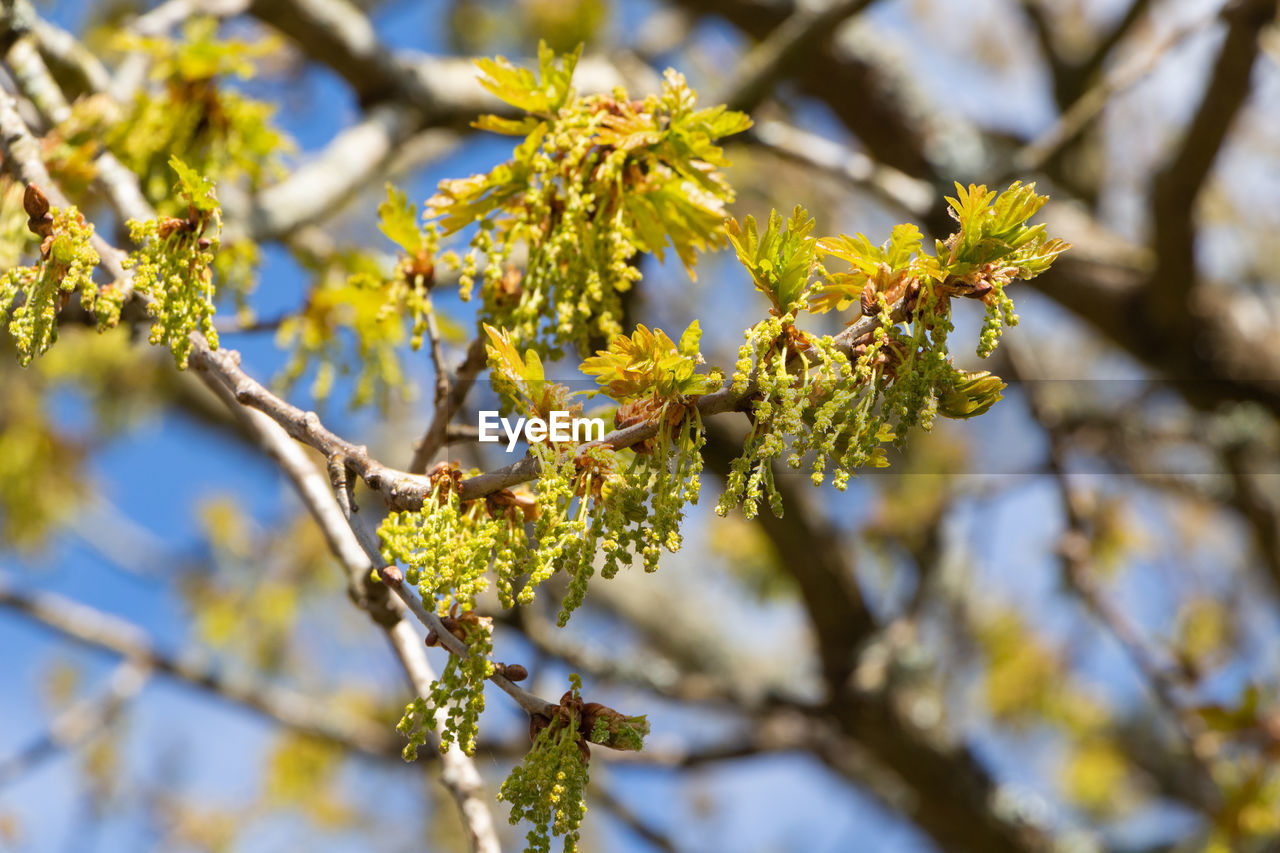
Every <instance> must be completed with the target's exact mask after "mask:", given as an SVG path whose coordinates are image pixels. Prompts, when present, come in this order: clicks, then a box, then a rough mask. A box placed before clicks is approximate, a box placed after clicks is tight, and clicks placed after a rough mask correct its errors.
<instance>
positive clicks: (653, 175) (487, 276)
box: [428, 45, 749, 354]
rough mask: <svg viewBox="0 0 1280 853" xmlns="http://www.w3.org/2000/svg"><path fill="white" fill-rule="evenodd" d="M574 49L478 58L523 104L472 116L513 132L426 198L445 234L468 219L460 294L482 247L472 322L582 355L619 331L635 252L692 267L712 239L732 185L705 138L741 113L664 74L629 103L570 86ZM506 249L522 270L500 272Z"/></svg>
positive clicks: (732, 125) (734, 124)
mask: <svg viewBox="0 0 1280 853" xmlns="http://www.w3.org/2000/svg"><path fill="white" fill-rule="evenodd" d="M577 58H578V53H576V52H575V53H573V54H569V55H567V56H565V57H564V58H563V59H562V61H561V62H560V63H559V64H557V63H556V62H555V57H554V55H553V54H552V52H551V50H550V49H549V48H547V47H546V46H545V45H542V46H541V47H540V49H539V74H537V75H535V74H533V73H532V72H530V71H526V70H524V69H519V68H515V67H514V66H512V65H511V64H510V63H508V62H506V60H503V59H501V58H499V59H497V60H481V61H480V62H479V63H478V64H479V67H480V69H481V72H482V76H481V82H482V83H483V84H484V85H485V86H486V88H488V89H489V90H490V91H491V92H493V93H494V94H495V95H497V96H498V97H499V98H501V99H503V100H504V101H506V102H507V103H510V104H512V105H513V106H516V107H517V108H519V109H521V110H523V111H525V112H526V113H527V115H526V116H525V117H524V118H521V119H505V118H497V117H492V116H489V117H485V118H482V119H481V120H480V121H478V122H477V123H476V125H477V126H478V127H480V128H483V129H486V130H491V131H495V132H498V133H505V134H512V135H521V136H524V140H523V141H522V142H521V143H520V144H519V145H518V146H516V148H515V151H514V153H513V158H512V159H511V160H509V161H508V162H506V163H503V164H501V165H499V166H497V167H495V168H494V169H492V170H491V171H490V172H488V173H487V174H484V175H473V176H472V177H469V178H464V179H460V180H452V181H443V182H441V184H440V187H439V190H438V192H437V194H436V195H435V196H434V197H433V198H432V199H431V200H430V201H429V202H428V205H429V207H430V210H431V213H432V215H433V216H435V217H436V218H437V219H438V221H439V223H440V226H441V228H442V230H443V232H444V233H445V234H450V233H453V232H455V231H458V230H460V229H462V228H466V227H470V226H473V225H474V226H475V227H476V231H475V235H474V236H473V237H472V239H471V246H470V251H469V252H468V254H467V256H466V259H465V261H464V266H463V288H464V294H466V293H469V289H470V286H471V283H472V281H473V279H474V276H475V275H476V274H477V272H478V270H479V261H480V257H481V256H483V258H484V283H483V286H482V295H483V297H484V305H485V307H484V311H483V317H482V322H487V323H489V324H491V325H495V326H501V327H503V328H506V329H509V330H511V331H512V333H513V335H514V336H515V337H516V339H517V340H519V341H521V342H522V343H524V344H526V345H534V346H537V347H538V348H539V349H540V350H542V351H543V352H558V351H560V350H561V349H562V348H563V347H565V346H566V345H572V346H574V347H576V348H577V349H578V350H579V351H580V352H582V353H584V354H585V353H587V352H589V351H590V349H591V341H592V339H593V337H599V336H603V337H605V339H608V338H611V337H613V336H615V335H617V334H619V333H620V332H621V331H622V330H621V326H620V317H621V313H620V312H621V303H620V299H619V294H620V293H621V292H622V291H625V290H627V289H628V288H630V287H631V285H632V283H633V282H635V281H636V280H637V278H638V277H639V272H638V270H637V269H636V268H635V267H634V266H633V262H634V259H635V257H636V256H637V255H638V254H640V253H651V254H654V255H656V256H657V257H658V258H659V259H662V258H663V256H664V253H665V250H666V249H667V248H668V247H670V248H671V249H673V250H674V251H675V253H676V255H677V256H678V257H679V258H680V260H681V261H682V262H683V263H684V265H685V267H686V268H687V269H688V270H689V272H690V274H692V273H693V268H694V265H695V263H696V252H697V251H699V250H705V249H708V248H711V247H714V246H716V245H718V244H719V243H720V242H721V241H722V239H723V223H724V218H725V209H724V206H725V204H726V203H727V202H729V201H731V200H732V198H733V195H732V191H731V190H730V188H729V186H728V184H727V183H726V182H725V180H724V178H723V177H722V176H721V174H720V173H719V171H718V169H719V167H721V166H723V165H724V164H725V160H724V156H723V152H722V151H721V149H720V148H719V147H718V146H717V145H716V140H718V139H719V138H721V137H723V136H726V135H729V134H732V133H737V132H740V131H742V130H745V129H746V127H748V126H749V120H748V119H747V118H746V117H745V116H743V115H742V114H740V113H734V112H730V111H726V110H724V109H723V108H722V107H716V108H711V109H702V110H699V109H696V108H695V96H694V93H693V91H692V90H691V89H690V88H689V87H688V85H687V84H686V83H685V81H684V78H682V77H681V76H680V75H679V74H677V73H675V72H673V71H668V72H667V74H666V75H665V76H664V78H663V86H662V92H661V93H660V94H658V95H651V96H650V97H648V98H646V99H644V100H643V101H633V100H630V99H629V98H628V96H627V94H626V93H625V92H624V91H622V90H616V91H615V92H614V93H613V94H611V95H591V96H586V97H579V96H577V95H576V93H575V92H574V90H573V88H572V86H571V80H572V74H573V69H574V66H575V64H576V62H577ZM517 246H523V247H524V248H525V253H526V263H525V270H524V273H523V275H522V276H519V275H514V274H513V271H512V270H510V269H509V264H510V263H511V261H512V259H513V258H514V257H515V255H514V250H515V249H516V247H517Z"/></svg>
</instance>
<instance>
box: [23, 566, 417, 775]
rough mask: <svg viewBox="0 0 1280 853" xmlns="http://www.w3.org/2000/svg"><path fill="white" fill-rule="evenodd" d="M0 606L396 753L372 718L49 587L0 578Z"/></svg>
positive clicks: (312, 729)
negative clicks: (346, 713) (339, 710)
mask: <svg viewBox="0 0 1280 853" xmlns="http://www.w3.org/2000/svg"><path fill="white" fill-rule="evenodd" d="M0 606H2V607H4V608H6V609H7V610H9V611H11V612H13V613H16V614H18V615H20V616H22V617H23V618H26V619H30V620H32V621H33V622H36V623H38V624H40V625H42V626H44V627H46V628H49V629H51V630H53V631H56V632H57V633H58V634H60V635H61V636H63V637H65V638H67V639H70V640H74V641H75V642H77V643H81V644H83V645H86V646H90V647H92V648H95V649H103V650H106V651H109V652H112V653H114V654H117V655H120V656H122V657H124V658H126V659H127V660H130V661H135V662H137V663H139V664H142V665H145V667H146V668H147V669H148V670H150V671H153V672H156V673H158V674H160V675H165V676H169V677H171V678H175V679H178V680H179V681H183V682H186V683H187V684H191V685H194V686H196V687H198V688H200V689H202V690H206V691H208V692H209V693H211V694H213V695H214V696H216V697H218V698H219V699H223V700H225V701H227V702H232V703H235V704H236V705H240V706H242V707H245V708H248V709H250V710H253V711H256V712H258V713H260V714H262V715H263V716H265V717H267V718H269V719H271V720H273V721H275V722H277V723H280V724H282V725H285V726H288V727H289V728H291V729H295V730H297V731H300V732H305V733H306V734H309V735H312V736H314V737H318V738H321V739H323V740H327V741H330V742H332V743H337V744H341V745H342V746H344V747H346V748H348V749H351V750H354V751H357V752H361V753H365V754H368V755H374V756H379V757H386V756H388V755H399V748H398V746H397V740H398V739H397V738H395V737H394V736H393V735H391V734H390V733H389V732H388V731H386V729H385V727H383V726H382V725H380V724H378V723H375V722H373V721H367V720H359V719H349V718H345V717H343V716H341V715H338V714H334V713H332V712H330V711H329V710H328V709H327V705H326V703H325V702H323V701H320V700H319V699H318V698H317V697H314V696H307V695H305V694H302V693H297V692H295V691H292V690H289V689H287V688H284V687H278V686H276V685H273V684H271V683H270V682H266V681H262V680H260V679H256V678H249V677H240V676H233V675H231V674H229V673H226V672H223V671H221V670H219V669H218V668H216V667H215V666H213V665H212V662H211V661H210V660H208V659H206V658H204V657H202V656H199V655H195V654H185V655H171V654H168V653H166V652H163V651H161V650H160V649H159V648H157V647H156V646H155V645H154V643H153V642H152V640H151V638H150V637H149V636H148V634H147V632H146V631H144V630H143V629H142V628H140V627H139V626H137V625H135V624H133V623H131V622H127V621H125V620H123V619H120V618H119V617H116V616H112V615H110V614H107V613H104V612H102V611H100V610H97V609H96V608H93V607H90V606H89V605H87V604H82V603H81V602H78V601H74V600H72V599H69V598H66V597H65V596H61V595H58V594H56V593H52V592H21V591H19V590H17V589H16V588H15V587H14V586H13V584H12V583H11V582H10V581H9V580H8V579H5V578H0Z"/></svg>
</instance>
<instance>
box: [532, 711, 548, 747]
mask: <svg viewBox="0 0 1280 853" xmlns="http://www.w3.org/2000/svg"><path fill="white" fill-rule="evenodd" d="M549 725H551V718H550V717H548V716H545V715H543V714H530V715H529V740H531V741H533V740H537V739H538V733H539V732H541V731H542V730H543V729H545V728H546V727H547V726H549Z"/></svg>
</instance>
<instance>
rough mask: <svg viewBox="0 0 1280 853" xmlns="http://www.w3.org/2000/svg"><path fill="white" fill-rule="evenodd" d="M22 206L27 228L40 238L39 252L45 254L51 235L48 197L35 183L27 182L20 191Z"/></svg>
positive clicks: (51, 220)
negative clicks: (24, 211)
mask: <svg viewBox="0 0 1280 853" xmlns="http://www.w3.org/2000/svg"><path fill="white" fill-rule="evenodd" d="M22 207H23V209H24V210H26V212H27V229H28V230H29V231H30V232H31V233H32V234H35V235H36V236H37V237H39V238H41V241H42V242H41V244H40V254H41V255H47V254H48V253H49V249H48V242H49V240H50V238H51V237H52V236H53V214H52V213H50V212H49V199H48V198H46V197H45V194H44V193H43V192H42V191H41V190H40V188H39V187H37V186H36V185H35V184H27V188H26V189H25V190H23V192H22Z"/></svg>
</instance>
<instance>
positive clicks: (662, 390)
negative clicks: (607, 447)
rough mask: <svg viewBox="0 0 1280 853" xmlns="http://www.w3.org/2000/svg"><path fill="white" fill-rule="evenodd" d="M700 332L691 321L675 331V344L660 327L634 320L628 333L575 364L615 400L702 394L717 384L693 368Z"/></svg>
mask: <svg viewBox="0 0 1280 853" xmlns="http://www.w3.org/2000/svg"><path fill="white" fill-rule="evenodd" d="M701 336H702V330H701V328H699V326H698V321H697V320H694V321H693V323H691V324H690V325H689V327H688V328H687V329H686V330H685V332H684V334H683V335H681V336H680V343H679V344H678V345H677V344H676V342H675V341H673V340H671V338H670V337H668V336H667V334H666V332H663V331H662V330H661V329H653V330H650V329H648V328H647V327H645V326H644V325H640V326H638V327H637V328H636V330H635V331H634V332H632V333H631V335H630V336H627V335H618V336H616V337H615V338H614V339H613V340H612V341H610V342H609V348H608V349H607V350H600V351H598V352H597V353H596V354H595V355H594V356H592V357H591V358H588V359H584V360H583V362H582V366H581V368H580V369H581V371H582V372H583V373H586V374H587V375H589V376H594V377H595V380H596V382H597V383H599V384H600V385H602V386H603V387H604V393H606V394H608V395H609V396H610V397H612V398H613V399H615V400H617V401H618V402H619V403H626V402H632V401H635V400H640V399H642V398H650V397H656V398H660V399H664V400H673V401H679V400H682V399H683V398H685V397H687V396H690V395H694V394H706V393H708V392H709V391H712V390H714V389H715V388H716V387H718V386H719V381H718V380H717V378H716V377H713V376H707V375H704V374H698V373H697V367H698V365H699V364H700V363H702V357H701V355H699V353H698V341H699V340H700V338H701Z"/></svg>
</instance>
